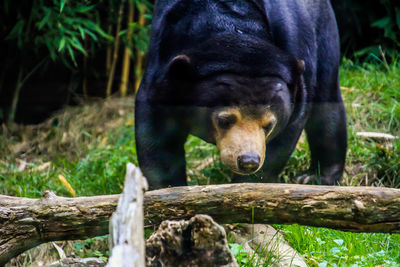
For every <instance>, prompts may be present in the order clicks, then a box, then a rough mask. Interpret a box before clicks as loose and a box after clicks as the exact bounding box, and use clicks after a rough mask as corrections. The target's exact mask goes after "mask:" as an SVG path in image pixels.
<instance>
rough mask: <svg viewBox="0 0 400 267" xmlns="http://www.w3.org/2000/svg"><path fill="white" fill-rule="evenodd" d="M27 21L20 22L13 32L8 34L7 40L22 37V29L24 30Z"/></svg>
mask: <svg viewBox="0 0 400 267" xmlns="http://www.w3.org/2000/svg"><path fill="white" fill-rule="evenodd" d="M24 24H25V21H24V20H20V21H18V22H17V24H15V26H14V27H13V28H12V30H11V32H10V33H9V34H8V36H7V39H12V38H16V37H18V36H20V35H21V34H22V29H23V28H24Z"/></svg>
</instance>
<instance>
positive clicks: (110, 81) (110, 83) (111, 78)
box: [106, 0, 125, 97]
mask: <svg viewBox="0 0 400 267" xmlns="http://www.w3.org/2000/svg"><path fill="white" fill-rule="evenodd" d="M124 3H125V1H124V0H122V1H121V5H120V7H119V11H118V23H117V29H116V31H115V40H114V50H113V57H112V63H111V69H110V72H109V75H108V82H107V89H106V96H107V97H110V96H111V92H112V86H113V83H114V74H115V67H116V66H117V60H118V50H119V40H120V38H119V37H120V31H121V21H122V16H123V14H124Z"/></svg>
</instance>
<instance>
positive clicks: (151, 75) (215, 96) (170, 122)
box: [135, 0, 347, 188]
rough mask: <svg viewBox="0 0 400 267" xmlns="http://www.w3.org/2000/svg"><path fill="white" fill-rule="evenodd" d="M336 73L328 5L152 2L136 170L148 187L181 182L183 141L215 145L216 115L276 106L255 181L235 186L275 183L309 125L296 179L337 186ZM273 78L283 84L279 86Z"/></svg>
mask: <svg viewBox="0 0 400 267" xmlns="http://www.w3.org/2000/svg"><path fill="white" fill-rule="evenodd" d="M299 60H303V61H304V63H305V64H304V65H305V70H304V72H303V67H304V66H302V64H301V63H302V61H299ZM338 68H339V36H338V32H337V26H336V21H335V17H334V14H333V11H332V9H331V6H330V3H329V1H328V0H321V1H312V0H280V1H273V0H264V1H262V0H240V1H232V0H231V1H228V0H163V1H161V0H159V1H157V3H156V6H155V11H154V15H153V27H152V35H151V40H150V47H149V56H148V63H147V68H146V72H145V74H144V77H143V81H142V84H141V86H140V88H139V92H138V95H137V97H136V110H135V117H136V125H135V128H136V140H137V153H138V159H139V165H140V167H141V169H142V171H143V173H144V175H145V176H146V177H147V178H148V180H149V183H150V186H151V188H160V187H166V186H179V185H186V174H185V157H184V149H183V144H184V143H185V141H186V138H187V135H188V134H189V133H192V134H195V135H198V136H199V137H201V138H203V139H204V140H206V141H208V142H212V143H214V142H215V140H214V137H213V131H214V129H213V127H212V124H211V119H210V118H211V113H212V111H213V110H214V109H215V108H217V107H219V106H235V105H268V106H273V107H274V108H275V110H276V112H278V113H279V115H280V117H281V118H282V119H281V126H282V127H280V128H279V132H276V133H275V134H274V136H275V137H274V138H273V139H272V140H270V141H269V143H268V144H267V151H266V161H265V164H264V166H263V168H262V169H261V171H259V172H258V173H257V176H256V177H254V176H236V177H235V178H234V182H243V181H253V182H263V181H274V180H276V178H277V177H278V175H279V173H280V172H281V171H282V169H283V168H284V166H285V164H286V162H287V160H288V158H289V157H290V154H291V153H292V151H293V149H294V148H295V145H296V143H297V140H298V138H299V136H300V134H301V131H302V130H303V129H305V130H306V132H307V137H308V140H309V144H310V149H311V157H312V163H311V167H310V171H309V173H307V175H305V176H302V177H300V178H299V181H300V182H305V181H309V180H314V181H317V182H318V179H320V180H319V182H321V183H322V184H334V183H335V182H337V181H338V180H339V179H340V178H341V176H342V172H343V168H344V161H345V155H346V146H347V136H346V119H345V111H344V107H343V102H342V99H341V95H340V90H339V84H338ZM276 81H280V82H282V83H283V84H284V85H285V86H284V87H279V88H281V89H279V90H277V89H275V87H274V86H273V84H274V83H276Z"/></svg>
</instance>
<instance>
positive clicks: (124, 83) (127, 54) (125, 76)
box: [119, 0, 135, 97]
mask: <svg viewBox="0 0 400 267" xmlns="http://www.w3.org/2000/svg"><path fill="white" fill-rule="evenodd" d="M134 10H135V7H134V3H133V1H132V0H130V1H129V13H128V23H127V28H128V33H127V40H128V45H126V46H125V51H124V59H123V63H122V74H121V85H120V87H119V92H120V94H121V97H126V95H127V92H128V84H129V69H130V63H131V49H130V47H132V40H131V39H132V29H131V28H130V24H131V23H132V22H133V16H134Z"/></svg>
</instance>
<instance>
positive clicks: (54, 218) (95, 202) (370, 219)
mask: <svg viewBox="0 0 400 267" xmlns="http://www.w3.org/2000/svg"><path fill="white" fill-rule="evenodd" d="M118 198H119V195H110V196H94V197H77V198H64V197H57V196H55V195H54V194H52V193H51V192H49V191H46V192H45V193H44V194H43V197H42V198H41V199H29V198H18V197H10V196H1V195H0V266H1V265H2V264H5V263H6V262H7V261H8V260H10V259H11V258H12V257H15V256H16V255H18V254H19V253H21V252H23V251H25V250H27V249H29V248H32V247H35V246H37V245H39V244H41V243H45V242H49V241H56V240H74V239H85V238H89V237H94V236H99V235H104V234H106V233H108V222H109V218H110V216H111V214H112V212H114V211H115V208H116V206H117V202H118ZM195 214H208V215H210V216H211V217H212V218H213V219H214V220H215V221H216V222H218V223H260V224H270V223H278V224H294V223H297V224H302V225H310V226H317V227H328V228H333V229H338V230H345V231H353V232H385V233H400V189H390V188H374V187H340V186H313V185H290V184H226V185H208V186H188V187H175V188H166V189H161V190H155V191H149V192H147V193H146V194H145V198H144V215H145V225H152V224H160V223H161V222H162V221H163V220H167V219H169V220H181V219H189V218H191V217H192V216H194V215H195ZM252 214H254V217H253V218H252Z"/></svg>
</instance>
